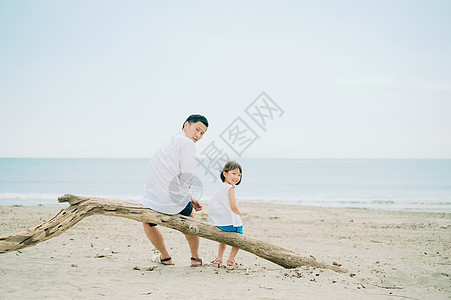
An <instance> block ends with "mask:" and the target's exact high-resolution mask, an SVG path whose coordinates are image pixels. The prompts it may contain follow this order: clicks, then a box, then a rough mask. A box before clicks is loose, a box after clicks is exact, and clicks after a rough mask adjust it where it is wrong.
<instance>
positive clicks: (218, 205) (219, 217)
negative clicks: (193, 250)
mask: <svg viewBox="0 0 451 300" xmlns="http://www.w3.org/2000/svg"><path fill="white" fill-rule="evenodd" d="M233 188H234V186H233V185H230V184H228V183H225V182H222V183H221V184H220V186H219V187H218V189H217V190H216V193H215V194H214V196H213V197H212V198H211V200H210V202H209V203H208V218H209V219H210V223H211V224H213V225H215V226H229V225H233V226H235V227H238V226H242V225H243V222H242V221H241V217H240V216H239V215H237V214H236V213H234V212H233V211H232V208H231V207H230V200H229V190H230V189H233Z"/></svg>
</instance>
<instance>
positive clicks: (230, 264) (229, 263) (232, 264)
mask: <svg viewBox="0 0 451 300" xmlns="http://www.w3.org/2000/svg"><path fill="white" fill-rule="evenodd" d="M227 268H232V269H235V268H238V264H237V263H236V262H235V260H234V259H233V260H227Z"/></svg>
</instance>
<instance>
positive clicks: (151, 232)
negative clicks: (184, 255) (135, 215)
mask: <svg viewBox="0 0 451 300" xmlns="http://www.w3.org/2000/svg"><path fill="white" fill-rule="evenodd" d="M143 227H144V232H145V233H146V236H147V238H148V239H149V241H150V242H151V243H152V244H153V245H154V246H155V248H157V249H158V251H160V254H161V256H160V257H161V259H165V258H168V257H170V255H169V252H168V250H167V249H166V245H165V243H164V237H163V234H161V231H160V229H158V227H157V226H153V227H151V226H150V225H149V224H148V223H144V222H143ZM164 264H172V259H171V260H168V261H165V262H164Z"/></svg>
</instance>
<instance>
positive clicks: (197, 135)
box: [183, 122, 207, 143]
mask: <svg viewBox="0 0 451 300" xmlns="http://www.w3.org/2000/svg"><path fill="white" fill-rule="evenodd" d="M205 131H207V126H205V125H204V123H202V122H196V123H189V122H185V125H184V126H183V132H185V135H186V137H187V138H189V139H191V140H193V142H195V143H196V142H197V141H199V140H200V139H201V138H202V137H203V136H204V133H205Z"/></svg>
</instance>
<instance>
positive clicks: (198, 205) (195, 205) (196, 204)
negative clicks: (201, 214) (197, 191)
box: [191, 197, 202, 211]
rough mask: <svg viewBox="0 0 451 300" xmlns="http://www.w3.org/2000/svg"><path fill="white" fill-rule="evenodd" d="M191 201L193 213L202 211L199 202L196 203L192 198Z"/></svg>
mask: <svg viewBox="0 0 451 300" xmlns="http://www.w3.org/2000/svg"><path fill="white" fill-rule="evenodd" d="M191 201H192V202H193V208H194V210H195V211H200V210H202V204H200V202H199V201H197V200H196V199H194V198H193V197H191Z"/></svg>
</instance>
